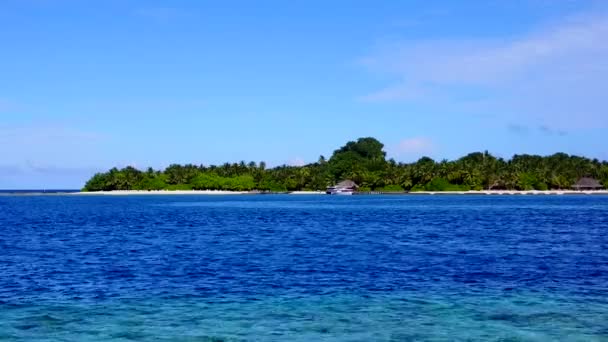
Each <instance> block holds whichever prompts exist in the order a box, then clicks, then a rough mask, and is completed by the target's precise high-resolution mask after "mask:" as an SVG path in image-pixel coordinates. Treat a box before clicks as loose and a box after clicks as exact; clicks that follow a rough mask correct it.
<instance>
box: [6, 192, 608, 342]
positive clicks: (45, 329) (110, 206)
mask: <svg viewBox="0 0 608 342" xmlns="http://www.w3.org/2000/svg"><path fill="white" fill-rule="evenodd" d="M296 197H297V198H296ZM607 214H608V198H604V197H591V196H581V197H578V196H573V197H570V196H560V197H502V196H501V197H498V196H497V197H493V196H479V197H477V196H470V197H469V196H440V197H437V196H412V197H408V196H403V197H382V196H370V197H365V196H361V197H358V196H353V197H352V198H350V197H349V198H345V197H340V198H336V197H331V196H327V197H325V196H321V197H312V196H311V197H308V196H302V197H299V196H239V197H221V196H220V197H204V196H200V197H198V196H196V197H190V196H167V197H154V198H149V197H143V196H142V197H137V196H134V197H121V198H106V197H72V196H53V197H44V196H38V197H23V196H15V197H10V196H8V197H5V198H0V247H1V248H2V251H3V253H2V254H1V255H0V271H1V273H0V341H110V340H111V341H155V340H156V341H418V340H431V341H454V340H460V341H467V340H494V341H555V340H562V341H607V340H608V296H607V294H608V285H607V284H608V249H607V248H606V247H608V238H607V235H606V229H607V228H608V215H607Z"/></svg>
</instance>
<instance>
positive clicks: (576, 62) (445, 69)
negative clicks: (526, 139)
mask: <svg viewBox="0 0 608 342" xmlns="http://www.w3.org/2000/svg"><path fill="white" fill-rule="evenodd" d="M606 41H608V15H588V16H578V17H576V18H568V19H564V20H563V21H562V22H560V23H558V24H556V25H553V26H551V27H548V28H545V29H542V30H538V31H535V32H531V33H529V34H527V35H523V36H520V37H508V38H505V37H496V38H495V39H485V40H478V39H454V40H442V41H438V40H428V41H408V42H399V43H395V44H393V45H391V46H389V47H387V48H385V49H383V50H382V51H379V52H377V53H376V54H374V55H373V56H370V57H367V58H365V59H363V60H362V62H363V64H364V65H366V66H367V67H368V68H370V69H371V70H374V71H378V72H384V73H388V74H389V75H392V76H393V77H394V78H395V79H396V81H395V82H394V84H391V85H388V86H387V87H386V88H384V89H379V90H377V91H374V92H372V93H371V94H368V95H365V96H363V97H362V99H363V100H366V101H372V102H373V101H405V102H415V101H422V102H424V101H426V103H427V104H431V105H432V104H433V102H437V100H438V99H440V100H441V101H443V102H444V103H445V102H446V101H449V102H451V104H456V105H466V103H467V102H470V101H471V99H470V98H466V97H464V96H463V94H469V95H470V94H481V95H480V98H478V99H474V100H473V102H476V103H477V104H479V103H483V104H484V108H483V110H485V111H494V112H497V113H503V114H504V113H507V114H508V115H509V116H511V117H510V118H508V119H509V120H510V121H518V120H516V119H518V118H524V119H526V121H528V122H527V124H535V125H543V126H546V127H549V126H551V128H552V129H565V128H569V127H573V126H574V127H576V128H588V127H589V126H593V127H598V126H601V127H608V115H606V114H605V108H606V106H607V105H608V100H607V99H606V96H605V95H604V90H605V89H607V88H608V44H606V43H605V42H606ZM463 98H466V99H465V100H463Z"/></svg>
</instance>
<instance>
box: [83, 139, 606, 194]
mask: <svg viewBox="0 0 608 342" xmlns="http://www.w3.org/2000/svg"><path fill="white" fill-rule="evenodd" d="M383 149H384V145H383V144H382V143H381V142H380V141H378V140H377V139H375V138H371V137H367V138H360V139H358V140H356V141H350V142H348V143H347V144H346V145H344V146H342V147H340V148H339V149H337V150H335V151H334V152H333V154H332V156H331V157H330V158H329V159H326V158H325V157H324V156H320V157H319V159H318V161H317V162H315V163H311V164H307V165H304V166H287V165H282V166H277V167H273V168H267V167H266V163H264V162H260V163H256V162H249V163H246V162H244V161H241V162H240V163H232V164H231V163H225V164H223V165H210V166H205V165H193V164H187V165H178V164H173V165H170V166H169V167H167V168H166V169H165V170H162V171H161V170H154V169H153V168H148V169H147V170H145V171H141V170H138V169H136V168H134V167H130V166H129V167H125V168H123V169H117V168H112V169H111V170H109V171H107V172H104V173H97V174H95V175H94V176H93V177H92V178H91V179H90V180H88V181H87V182H86V184H85V186H84V188H83V191H85V192H96V191H116V190H144V191H145V190H150V191H151V190H222V191H252V190H257V191H271V192H287V191H318V190H325V189H326V187H327V186H329V185H332V184H335V183H336V182H339V181H341V180H344V179H349V180H352V181H354V182H356V183H357V184H359V191H380V192H416V191H469V190H561V189H571V188H572V187H573V186H574V185H575V183H576V182H577V181H578V180H580V179H587V180H589V179H592V180H593V181H594V182H596V184H598V185H599V186H603V187H608V162H607V161H599V160H597V159H589V158H585V157H580V156H574V155H568V154H565V153H555V154H553V155H550V156H539V155H529V154H521V155H514V156H513V157H512V158H511V159H509V160H505V159H502V158H497V157H495V156H493V155H491V154H490V153H488V152H487V151H485V152H474V153H469V154H467V155H466V156H464V157H462V158H459V159H457V160H453V161H448V160H441V161H435V160H433V159H431V158H429V157H422V158H420V159H419V160H418V161H416V162H414V163H398V162H396V161H395V160H394V159H388V160H387V159H386V153H385V152H384V150H383ZM596 180H597V181H596Z"/></svg>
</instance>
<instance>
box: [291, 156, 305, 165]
mask: <svg viewBox="0 0 608 342" xmlns="http://www.w3.org/2000/svg"><path fill="white" fill-rule="evenodd" d="M287 165H289V166H304V165H306V162H305V161H304V159H302V158H300V157H296V158H293V159H291V160H290V161H289V163H287Z"/></svg>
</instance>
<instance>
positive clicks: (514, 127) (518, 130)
mask: <svg viewBox="0 0 608 342" xmlns="http://www.w3.org/2000/svg"><path fill="white" fill-rule="evenodd" d="M507 130H508V131H509V132H510V133H513V134H515V135H519V136H527V135H530V134H535V133H540V134H543V135H549V136H562V137H563V136H566V135H568V132H567V131H565V130H556V129H553V128H551V127H550V126H547V125H539V126H537V127H530V126H525V125H520V124H513V123H511V124H508V125H507Z"/></svg>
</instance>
